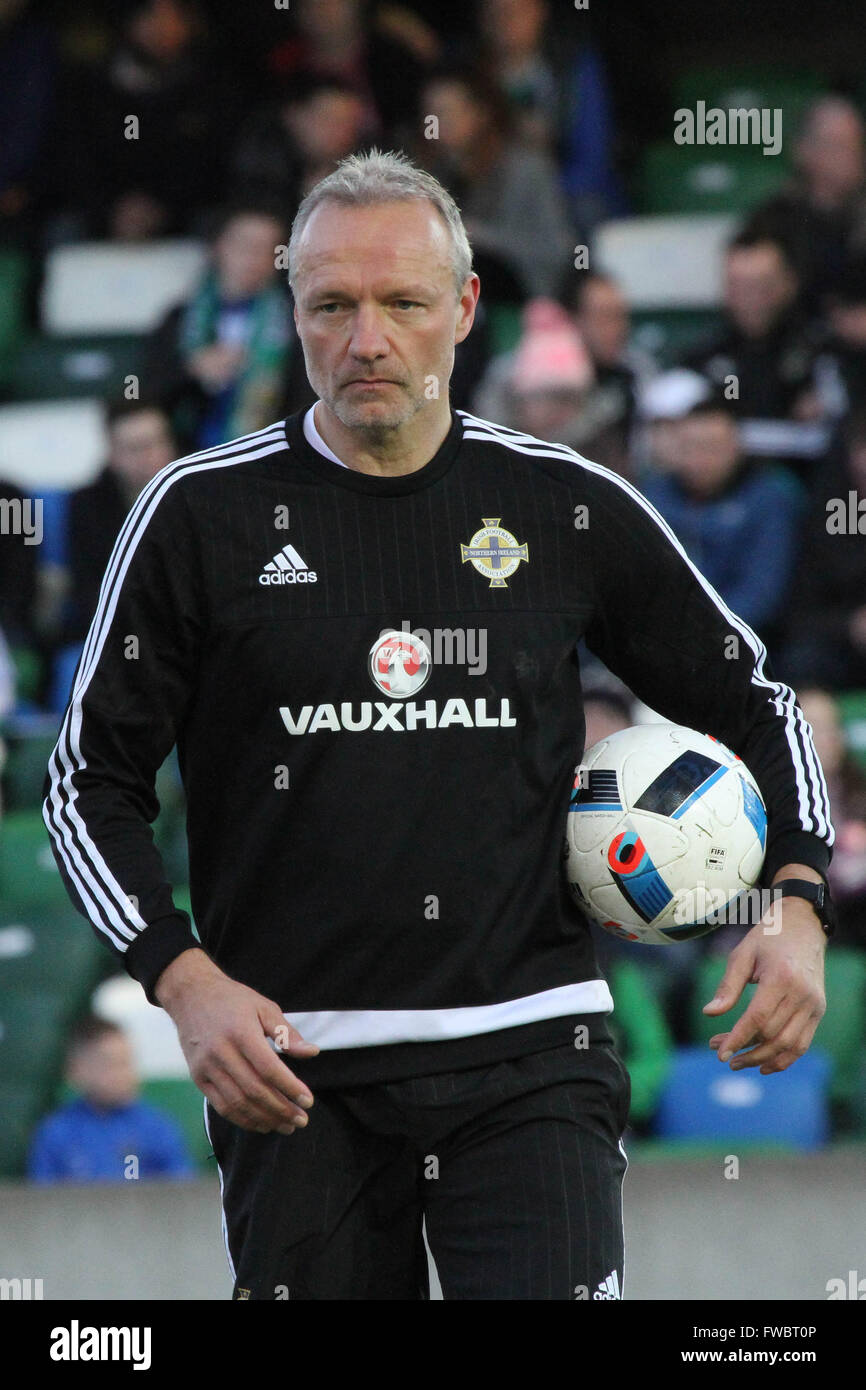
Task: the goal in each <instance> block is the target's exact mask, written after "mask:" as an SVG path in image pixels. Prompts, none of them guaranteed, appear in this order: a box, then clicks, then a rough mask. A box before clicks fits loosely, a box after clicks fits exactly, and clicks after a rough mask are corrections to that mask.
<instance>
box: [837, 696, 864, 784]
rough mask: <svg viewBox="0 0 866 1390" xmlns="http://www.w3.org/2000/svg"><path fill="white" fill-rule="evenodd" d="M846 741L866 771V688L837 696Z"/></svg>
mask: <svg viewBox="0 0 866 1390" xmlns="http://www.w3.org/2000/svg"><path fill="white" fill-rule="evenodd" d="M837 704H838V706H839V713H840V715H841V718H842V727H843V729H844V731H845V742H846V743H847V745H848V747H849V748H850V750H851V752H852V754H853V756H854V757H855V758H856V759H857V761H858V763H859V764H860V765H861V767H862V768H863V770H864V772H866V690H849V691H847V692H846V693H845V694H844V695H839V696H838V697H837Z"/></svg>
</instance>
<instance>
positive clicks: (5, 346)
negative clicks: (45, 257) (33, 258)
mask: <svg viewBox="0 0 866 1390" xmlns="http://www.w3.org/2000/svg"><path fill="white" fill-rule="evenodd" d="M29 279H30V261H29V258H28V257H27V256H26V255H25V254H24V252H23V251H16V250H15V249H14V248H12V247H3V248H2V249H0V380H2V379H4V378H5V375H6V373H7V371H8V370H9V368H10V367H11V365H12V363H13V362H14V360H15V355H16V353H17V351H18V347H19V344H20V342H21V339H22V336H23V334H24V331H25V325H26V322H27V291H28V282H29Z"/></svg>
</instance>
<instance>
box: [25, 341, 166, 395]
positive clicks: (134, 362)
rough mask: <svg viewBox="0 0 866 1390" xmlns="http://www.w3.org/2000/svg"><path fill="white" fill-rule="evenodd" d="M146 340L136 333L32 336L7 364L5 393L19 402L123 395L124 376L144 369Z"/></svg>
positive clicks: (138, 372) (136, 373) (137, 373)
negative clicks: (85, 335)
mask: <svg viewBox="0 0 866 1390" xmlns="http://www.w3.org/2000/svg"><path fill="white" fill-rule="evenodd" d="M143 343H144V339H143V338H141V337H137V336H134V335H129V336H125V337H117V336H110V337H106V336H96V337H86V338H79V337H70V338H47V337H41V336H31V337H29V338H27V339H26V340H25V341H24V342H23V343H22V344H21V346H20V348H19V350H18V351H17V352H16V354H15V356H14V359H13V360H12V361H11V363H10V365H9V368H8V371H7V373H6V377H5V383H4V384H5V390H6V394H7V395H8V396H9V397H10V398H11V399H14V400H19V401H45V400H64V399H71V398H74V397H77V396H94V395H96V396H114V395H119V394H121V392H122V391H123V387H124V385H125V378H126V377H127V376H128V375H130V374H135V375H139V374H140V372H141V363H142V356H143Z"/></svg>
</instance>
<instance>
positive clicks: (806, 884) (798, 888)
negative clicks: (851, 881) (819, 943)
mask: <svg viewBox="0 0 866 1390" xmlns="http://www.w3.org/2000/svg"><path fill="white" fill-rule="evenodd" d="M772 892H773V895H774V897H781V898H805V899H806V901H807V902H810V903H811V904H812V906H813V907H814V909H815V911H816V912H817V914H818V919H819V921H820V923H821V926H822V927H823V928H824V935H825V936H832V935H833V933H834V931H835V930H836V908H835V907H834V905H833V899H832V898H831V897H830V890H829V888H828V886H827V884H826V882H824V883H812V881H811V879H808V878H783V879H780V880H779V882H778V883H774V884H773V888H772Z"/></svg>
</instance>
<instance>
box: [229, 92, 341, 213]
mask: <svg viewBox="0 0 866 1390" xmlns="http://www.w3.org/2000/svg"><path fill="white" fill-rule="evenodd" d="M363 126H364V105H363V102H362V100H361V98H360V97H359V96H358V94H357V92H356V91H355V90H354V88H353V87H352V86H351V85H350V84H349V83H348V82H347V81H345V80H344V79H343V78H338V77H323V76H313V75H310V74H306V73H303V72H301V73H299V74H297V75H296V76H295V77H294V78H292V80H291V82H289V83H287V84H286V85H285V89H284V91H283V92H282V94H281V96H279V97H278V98H277V99H275V100H274V101H273V102H271V103H269V104H268V105H267V106H264V107H261V108H260V109H259V110H257V111H255V112H254V113H253V114H252V116H251V117H250V118H249V120H248V121H247V123H246V125H245V126H244V128H243V130H242V131H241V134H240V137H239V139H238V142H237V144H236V146H235V148H234V152H233V154H232V157H231V176H232V179H233V182H234V187H235V194H236V198H238V199H244V198H245V199H247V200H248V201H265V202H268V203H270V204H272V205H279V206H281V208H282V210H283V215H284V217H285V219H286V222H287V223H291V221H292V218H293V217H294V215H295V213H296V212H297V209H298V205H299V204H300V201H301V199H302V198H303V197H304V195H305V194H306V193H307V192H309V190H310V188H312V187H313V185H314V184H316V183H318V182H319V180H320V179H323V178H324V177H325V175H326V174H329V173H330V172H331V170H332V169H333V167H334V166H335V164H336V163H337V162H338V161H339V160H341V159H342V158H344V156H345V155H347V154H353V153H354V152H356V151H357V150H358V149H359V146H360V142H361V138H362V134H363Z"/></svg>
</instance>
